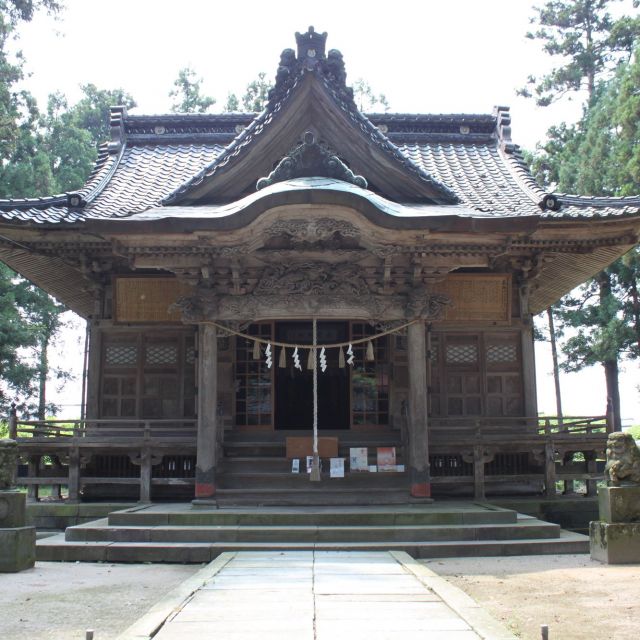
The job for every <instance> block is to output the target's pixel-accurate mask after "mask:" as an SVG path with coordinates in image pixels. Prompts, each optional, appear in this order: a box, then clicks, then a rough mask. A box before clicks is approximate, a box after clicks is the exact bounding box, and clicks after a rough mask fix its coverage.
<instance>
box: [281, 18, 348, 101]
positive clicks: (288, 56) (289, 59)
mask: <svg viewBox="0 0 640 640" xmlns="http://www.w3.org/2000/svg"><path fill="white" fill-rule="evenodd" d="M326 40H327V32H326V31H325V32H324V33H317V32H316V31H315V29H314V28H313V27H309V30H308V31H307V32H306V33H302V34H301V33H299V32H296V43H297V45H298V51H297V53H296V52H295V51H294V50H293V49H284V51H283V52H282V53H281V54H280V62H279V64H278V70H277V71H276V81H275V84H274V86H273V88H272V89H271V90H270V91H269V105H270V106H273V105H275V103H277V102H278V101H279V100H281V99H282V98H283V97H284V96H285V95H286V93H287V91H288V90H289V89H290V88H291V87H292V86H293V85H294V84H295V82H296V79H297V78H299V77H300V76H301V75H302V74H303V73H304V72H309V71H311V72H317V73H319V74H320V75H322V76H324V78H325V79H326V80H327V81H328V82H329V83H330V84H331V86H332V87H333V88H334V89H335V90H336V91H337V92H338V93H339V94H340V95H341V96H342V98H344V99H346V100H348V101H351V102H352V101H353V89H352V88H351V87H347V74H346V71H345V66H344V60H343V57H342V53H340V51H338V49H329V52H328V53H326V54H325V45H326Z"/></svg>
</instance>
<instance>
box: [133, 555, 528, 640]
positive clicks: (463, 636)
mask: <svg viewBox="0 0 640 640" xmlns="http://www.w3.org/2000/svg"><path fill="white" fill-rule="evenodd" d="M199 574H200V575H199V577H197V576H196V577H194V578H193V579H191V580H190V581H187V582H189V583H190V584H185V585H184V587H183V588H182V590H180V589H179V590H177V591H178V592H177V593H175V594H174V595H173V596H170V597H169V598H168V599H167V600H166V601H165V602H162V603H159V605H158V606H157V607H155V608H154V610H152V611H151V612H150V613H149V614H147V616H144V617H143V618H142V619H141V620H140V621H139V622H138V623H137V624H136V625H133V627H131V628H130V629H129V630H128V631H127V632H125V634H123V635H122V636H121V639H122V640H125V639H127V640H133V639H134V638H135V639H137V640H140V639H142V638H150V637H152V636H153V638H154V639H155V640H178V639H183V638H189V639H190V640H200V639H204V638H216V640H239V639H241V638H242V639H244V638H252V639H255V638H259V639H260V640H271V639H273V640H275V639H278V640H281V639H282V638H296V640H336V639H339V638H349V640H365V639H366V640H378V639H385V640H387V639H388V640H396V639H398V640H400V639H402V640H413V639H417V638H420V640H425V639H429V640H445V639H446V640H478V639H481V638H482V639H487V640H489V639H491V640H515V638H514V636H513V635H511V634H510V633H508V632H507V631H506V630H505V629H504V628H503V627H501V625H499V624H498V623H497V622H496V621H495V620H494V619H493V618H491V617H490V616H489V615H488V614H487V613H486V612H485V611H484V610H483V609H481V608H480V607H479V606H478V605H477V604H476V603H475V602H474V601H473V600H471V599H470V598H469V597H468V596H466V595H465V594H464V593H463V592H462V591H460V590H459V589H457V588H456V587H453V586H452V585H451V584H449V583H448V582H447V581H446V580H444V579H442V578H439V577H438V576H437V575H436V574H434V573H433V572H431V571H430V570H429V569H427V568H426V567H424V566H423V565H421V564H419V563H417V562H415V561H414V560H413V559H412V558H411V557H410V556H408V555H407V554H406V553H403V552H371V553H367V552H340V551H336V552H333V551H284V552H270V551H264V552H239V553H228V554H223V556H221V557H220V558H218V559H217V560H215V561H214V562H213V563H211V564H210V565H208V567H207V568H205V569H204V570H203V571H202V572H199ZM198 583H200V584H198ZM178 601H179V602H178ZM154 633H155V635H154Z"/></svg>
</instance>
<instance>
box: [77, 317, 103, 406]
mask: <svg viewBox="0 0 640 640" xmlns="http://www.w3.org/2000/svg"><path fill="white" fill-rule="evenodd" d="M88 330H89V356H88V358H87V371H86V374H85V375H86V400H85V398H83V399H82V401H83V402H86V406H85V411H84V417H85V418H97V417H98V416H99V411H98V402H99V398H100V366H101V363H100V360H101V359H102V331H101V329H100V322H99V321H98V320H89V327H88Z"/></svg>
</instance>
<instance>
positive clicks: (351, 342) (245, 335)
mask: <svg viewBox="0 0 640 640" xmlns="http://www.w3.org/2000/svg"><path fill="white" fill-rule="evenodd" d="M416 322H418V320H410V321H409V322H405V323H404V324H401V325H400V326H399V327H395V329H388V330H387V331H381V332H380V333H376V334H375V335H373V336H367V337H366V338H358V339H357V340H347V341H345V342H332V343H330V344H322V345H316V346H322V347H324V348H325V349H337V348H342V347H349V346H350V345H354V344H364V343H365V342H371V341H372V340H377V339H378V338H382V337H384V336H388V335H391V334H392V333H399V332H400V331H402V330H404V329H406V328H407V327H408V326H410V325H412V324H415V323H416ZM201 324H209V325H211V326H212V327H215V328H216V329H219V330H220V331H223V332H225V333H228V334H230V335H233V336H238V337H239V338H245V339H246V340H252V341H253V342H254V343H258V344H270V345H271V347H272V348H273V347H282V348H284V349H309V348H311V345H310V344H296V343H294V342H277V341H275V340H271V339H269V338H259V337H258V336H252V335H250V334H248V333H242V331H235V330H234V329H230V328H229V327H225V326H224V325H222V324H218V323H217V322H214V321H213V320H205V321H204V322H202V323H201ZM254 350H255V346H254ZM371 350H373V347H372V349H371ZM254 353H255V351H254ZM258 353H259V352H258ZM347 353H348V352H347ZM349 355H351V354H349ZM259 357H260V356H259V355H258V358H259Z"/></svg>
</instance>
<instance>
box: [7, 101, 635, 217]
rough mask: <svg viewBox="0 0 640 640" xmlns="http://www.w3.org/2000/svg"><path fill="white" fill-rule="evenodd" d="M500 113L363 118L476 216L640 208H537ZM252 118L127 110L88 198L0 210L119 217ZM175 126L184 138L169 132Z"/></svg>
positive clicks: (222, 145)
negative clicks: (118, 141)
mask: <svg viewBox="0 0 640 640" xmlns="http://www.w3.org/2000/svg"><path fill="white" fill-rule="evenodd" d="M504 117H505V116H504V111H502V112H498V113H497V114H494V115H452V116H446V115H435V116H434V115H410V114H374V115H372V116H371V117H370V120H371V122H372V123H374V124H375V125H376V126H378V127H380V128H381V130H382V131H384V132H385V134H386V138H388V142H387V143H386V144H388V145H390V148H393V149H396V151H394V153H398V154H402V156H403V157H404V158H406V159H407V160H409V161H410V164H411V165H414V166H415V167H417V168H418V169H419V170H421V171H423V172H424V173H425V174H427V175H429V176H432V177H433V179H434V180H435V181H437V182H438V183H440V184H442V185H446V187H447V188H448V189H450V190H451V192H452V193H453V194H455V196H456V197H457V198H458V199H459V201H460V204H461V205H462V206H464V207H466V208H471V209H473V210H475V211H477V212H478V214H481V215H483V216H486V215H495V216H529V215H539V216H542V217H544V218H548V219H554V218H563V219H567V218H570V219H578V218H584V217H586V218H591V217H608V216H616V217H617V216H628V215H638V214H639V213H640V197H631V198H589V197H579V196H570V195H564V194H556V195H557V197H558V198H559V199H560V201H561V203H562V206H561V208H560V209H559V210H558V211H552V210H544V211H543V210H542V209H541V208H540V205H539V203H540V202H541V200H542V198H543V197H544V195H545V192H544V191H543V190H542V189H541V188H540V187H539V186H538V185H537V184H536V183H535V181H534V180H533V178H532V177H531V175H530V174H529V172H528V170H527V168H526V166H525V165H524V163H523V162H522V159H521V157H520V155H519V153H518V149H517V147H515V145H513V144H511V142H510V140H509V139H508V138H505V137H504V136H503V135H502V133H501V131H500V118H502V120H504ZM163 118H164V119H163ZM250 118H251V116H248V115H246V114H244V115H243V114H222V115H203V116H200V117H193V116H180V115H170V116H166V117H165V116H126V115H125V116H124V118H123V138H124V143H123V144H122V145H121V146H120V147H117V146H108V145H103V146H102V147H101V149H100V155H99V158H98V162H97V163H96V167H95V169H94V171H93V172H92V174H91V176H90V177H89V179H88V180H87V183H86V184H85V186H84V187H83V188H82V189H81V190H80V191H79V192H78V193H79V194H80V195H81V196H82V198H83V199H84V200H85V202H86V205H85V206H84V207H83V208H77V209H73V208H69V207H67V206H66V205H67V194H62V195H60V196H53V197H50V198H37V199H27V200H19V199H15V200H10V201H6V200H5V201H0V217H1V218H3V219H4V220H6V221H10V222H24V223H36V224H42V225H48V224H59V223H70V224H75V223H79V222H82V221H83V220H86V219H91V218H93V219H95V218H100V219H104V218H121V217H125V216H128V215H132V214H135V213H139V212H142V211H145V210H146V209H148V208H149V207H157V206H159V205H160V204H161V202H162V201H163V200H164V199H165V198H167V196H169V195H170V194H172V193H175V192H176V190H179V189H180V187H183V186H184V185H185V184H187V183H189V182H190V181H191V182H194V181H197V180H198V176H200V178H202V177H204V176H205V175H206V174H207V173H208V171H210V170H211V167H212V166H216V167H218V166H220V165H219V163H220V162H223V161H224V159H225V158H229V157H232V156H233V155H235V154H237V153H238V152H239V150H240V149H244V147H245V146H246V145H249V146H250V140H249V139H248V138H250V137H251V136H247V133H248V132H250V131H252V129H255V128H256V127H258V128H259V125H260V124H263V123H262V121H261V118H260V117H258V118H257V119H256V121H254V124H253V127H251V126H250V127H249V128H248V129H245V130H244V131H241V132H240V135H237V132H238V131H239V130H240V129H241V128H242V127H243V126H245V125H246V124H247V123H248V122H249V119H250ZM262 119H264V114H263V117H262ZM163 122H164V123H165V124H163ZM165 125H166V126H165ZM383 125H384V126H383ZM163 127H164V128H163ZM463 129H465V131H466V132H465V133H464V134H463V133H461V131H462V130H463ZM154 131H155V132H157V131H162V133H154ZM178 135H179V136H181V137H180V138H176V136H178ZM381 135H382V134H381ZM214 138H215V140H214ZM216 140H217V141H216ZM216 161H218V162H216ZM365 178H366V176H365Z"/></svg>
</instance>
